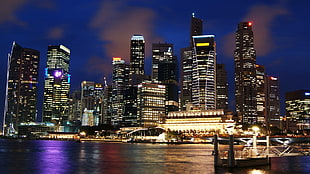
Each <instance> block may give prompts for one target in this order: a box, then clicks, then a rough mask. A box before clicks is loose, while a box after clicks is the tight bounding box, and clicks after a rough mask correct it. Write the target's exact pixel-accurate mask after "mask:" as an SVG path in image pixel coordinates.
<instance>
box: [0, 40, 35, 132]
mask: <svg viewBox="0 0 310 174" xmlns="http://www.w3.org/2000/svg"><path fill="white" fill-rule="evenodd" d="M39 61H40V52H39V51H37V50H33V49H29V48H23V47H21V46H20V45H18V44H17V43H16V42H14V43H13V46H12V51H11V53H10V54H9V56H8V69H7V86H6V98H5V115H4V128H3V131H4V132H3V133H4V135H14V134H16V133H17V131H18V125H19V124H21V123H28V122H34V121H36V116H37V91H38V87H37V85H38V80H39V74H38V72H39Z"/></svg>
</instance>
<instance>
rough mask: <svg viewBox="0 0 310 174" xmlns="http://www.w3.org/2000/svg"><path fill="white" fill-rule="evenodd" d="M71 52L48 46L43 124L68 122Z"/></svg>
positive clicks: (56, 46)
mask: <svg viewBox="0 0 310 174" xmlns="http://www.w3.org/2000/svg"><path fill="white" fill-rule="evenodd" d="M69 61H70V50H69V49H68V48H67V47H65V46H63V45H52V46H48V49H47V65H46V68H45V83H44V103H43V122H53V123H55V124H61V122H62V121H66V120H68V109H69V91H70V74H69Z"/></svg>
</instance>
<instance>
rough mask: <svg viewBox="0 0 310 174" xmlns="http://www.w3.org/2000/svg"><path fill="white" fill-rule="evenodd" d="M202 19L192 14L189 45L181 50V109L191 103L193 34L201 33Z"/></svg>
mask: <svg viewBox="0 0 310 174" xmlns="http://www.w3.org/2000/svg"><path fill="white" fill-rule="evenodd" d="M202 26H203V25H202V20H201V19H199V18H196V17H195V14H194V13H193V14H192V17H191V27H190V39H189V41H190V46H189V47H187V48H183V49H182V50H181V71H180V72H181V75H180V86H181V109H182V110H185V108H186V106H187V105H191V104H192V84H193V46H194V45H193V36H197V35H202V29H203V27H202Z"/></svg>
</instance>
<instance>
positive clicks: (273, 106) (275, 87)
mask: <svg viewBox="0 0 310 174" xmlns="http://www.w3.org/2000/svg"><path fill="white" fill-rule="evenodd" d="M266 86H267V87H266V88H267V93H266V122H267V124H266V125H267V128H271V127H278V128H280V129H282V125H281V121H280V89H279V78H278V77H274V76H268V75H267V76H266Z"/></svg>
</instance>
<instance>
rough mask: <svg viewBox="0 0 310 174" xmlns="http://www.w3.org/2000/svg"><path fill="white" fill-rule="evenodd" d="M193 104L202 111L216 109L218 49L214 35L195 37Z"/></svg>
mask: <svg viewBox="0 0 310 174" xmlns="http://www.w3.org/2000/svg"><path fill="white" fill-rule="evenodd" d="M193 42H194V52H193V53H194V54H193V84H192V99H193V101H192V103H193V105H194V107H196V108H199V109H200V110H209V109H215V108H216V48H215V45H216V44H215V40H214V35H200V36H193Z"/></svg>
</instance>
